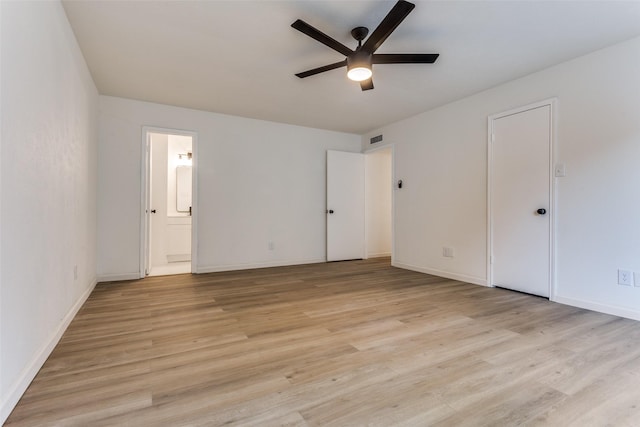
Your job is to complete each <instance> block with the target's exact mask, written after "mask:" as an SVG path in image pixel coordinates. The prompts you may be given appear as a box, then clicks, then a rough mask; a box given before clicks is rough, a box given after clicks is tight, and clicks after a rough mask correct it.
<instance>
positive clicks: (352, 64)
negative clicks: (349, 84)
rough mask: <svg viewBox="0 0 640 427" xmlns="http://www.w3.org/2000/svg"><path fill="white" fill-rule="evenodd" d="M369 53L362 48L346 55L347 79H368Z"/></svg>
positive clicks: (369, 70)
mask: <svg viewBox="0 0 640 427" xmlns="http://www.w3.org/2000/svg"><path fill="white" fill-rule="evenodd" d="M371 56H372V55H371V54H370V53H367V52H365V51H362V50H356V51H355V52H354V53H353V54H352V55H350V56H348V57H347V77H349V79H351V80H353V81H356V82H362V81H364V80H367V79H370V78H371V75H372V74H373V73H372V72H371Z"/></svg>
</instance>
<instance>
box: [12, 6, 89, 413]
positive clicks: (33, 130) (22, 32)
mask: <svg viewBox="0 0 640 427" xmlns="http://www.w3.org/2000/svg"><path fill="white" fill-rule="evenodd" d="M0 9H1V10H2V14H1V19H2V21H1V40H2V42H1V43H2V44H1V49H0V51H1V57H2V61H1V62H2V73H1V74H2V77H1V86H2V101H1V102H2V107H1V108H2V119H1V123H2V167H1V173H2V175H1V180H0V181H1V183H2V188H1V191H2V212H1V216H0V217H1V220H2V222H1V223H0V228H1V229H2V244H1V258H0V264H1V265H2V268H1V276H0V280H1V282H2V286H1V287H0V301H1V306H0V325H1V326H0V343H1V347H2V352H1V356H0V357H1V359H0V376H1V377H0V402H2V403H1V405H2V406H1V412H0V423H1V422H2V421H4V419H5V418H6V417H7V416H8V414H9V412H10V411H11V409H12V408H13V406H14V405H15V403H16V402H17V400H18V399H19V398H20V396H21V395H22V393H23V392H24V390H25V389H26V387H27V386H28V384H29V382H30V381H31V379H32V378H33V376H35V374H36V373H37V371H38V369H39V368H40V367H41V366H42V364H43V363H44V361H45V359H46V357H47V356H48V355H49V353H50V351H51V350H52V349H53V346H54V345H55V344H56V343H57V341H58V339H59V337H60V335H61V333H62V332H63V331H64V329H65V328H66V326H67V325H68V322H70V320H71V318H72V317H73V316H74V315H75V313H76V311H77V310H78V309H79V307H80V305H81V304H82V303H83V302H84V299H85V298H86V297H87V296H88V294H89V292H90V291H91V290H92V289H93V285H94V284H95V279H96V274H95V265H96V257H95V253H96V249H95V242H96V186H97V173H96V170H97V157H96V154H97V104H98V94H97V90H96V88H95V85H94V84H93V81H92V80H91V77H90V75H89V72H88V70H87V67H86V64H85V62H84V59H83V57H82V55H81V53H80V49H79V47H78V45H77V43H76V40H75V38H74V35H73V32H72V30H71V27H70V26H69V23H68V21H67V18H66V15H65V13H64V10H63V8H62V6H61V5H60V3H59V2H1V3H0ZM75 266H77V278H76V277H75V275H74V267H75Z"/></svg>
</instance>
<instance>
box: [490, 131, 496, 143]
mask: <svg viewBox="0 0 640 427" xmlns="http://www.w3.org/2000/svg"><path fill="white" fill-rule="evenodd" d="M491 142H496V134H495V133H492V134H491Z"/></svg>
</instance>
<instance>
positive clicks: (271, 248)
mask: <svg viewBox="0 0 640 427" xmlns="http://www.w3.org/2000/svg"><path fill="white" fill-rule="evenodd" d="M275 247H276V245H274V244H273V242H269V250H270V251H272V250H274V249H275Z"/></svg>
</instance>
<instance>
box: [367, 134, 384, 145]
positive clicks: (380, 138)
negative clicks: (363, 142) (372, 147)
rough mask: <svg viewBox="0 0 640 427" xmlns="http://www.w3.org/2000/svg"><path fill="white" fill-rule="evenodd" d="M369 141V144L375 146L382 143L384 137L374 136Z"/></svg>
mask: <svg viewBox="0 0 640 427" xmlns="http://www.w3.org/2000/svg"><path fill="white" fill-rule="evenodd" d="M369 141H370V142H369V143H370V144H375V143H376V142H380V141H382V135H378V136H374V137H373V138H371V139H370V140H369Z"/></svg>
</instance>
